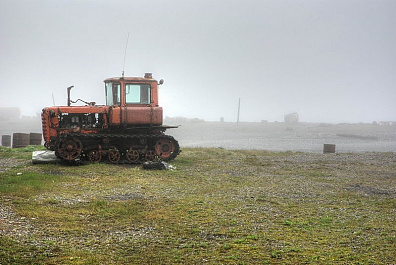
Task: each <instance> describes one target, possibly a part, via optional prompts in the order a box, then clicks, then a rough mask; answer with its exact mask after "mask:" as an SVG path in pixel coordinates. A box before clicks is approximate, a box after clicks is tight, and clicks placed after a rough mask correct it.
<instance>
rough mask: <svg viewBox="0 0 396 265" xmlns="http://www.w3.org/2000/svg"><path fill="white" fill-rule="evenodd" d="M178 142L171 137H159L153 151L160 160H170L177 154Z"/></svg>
mask: <svg viewBox="0 0 396 265" xmlns="http://www.w3.org/2000/svg"><path fill="white" fill-rule="evenodd" d="M178 150H179V144H178V143H177V142H176V141H175V140H174V139H172V138H169V139H160V140H159V141H157V143H156V144H155V153H156V154H157V156H158V157H159V158H160V159H162V160H166V161H167V160H171V159H173V158H175V157H176V156H177V155H178Z"/></svg>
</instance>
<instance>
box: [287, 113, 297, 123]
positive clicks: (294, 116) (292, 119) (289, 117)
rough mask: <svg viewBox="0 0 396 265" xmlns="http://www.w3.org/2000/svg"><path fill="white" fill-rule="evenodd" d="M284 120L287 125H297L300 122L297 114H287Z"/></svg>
mask: <svg viewBox="0 0 396 265" xmlns="http://www.w3.org/2000/svg"><path fill="white" fill-rule="evenodd" d="M284 118H285V122H286V123H297V122H298V121H299V118H298V113H297V112H293V113H289V114H286V115H285V116H284Z"/></svg>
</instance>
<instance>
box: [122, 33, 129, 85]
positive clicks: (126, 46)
mask: <svg viewBox="0 0 396 265" xmlns="http://www.w3.org/2000/svg"><path fill="white" fill-rule="evenodd" d="M128 40H129V32H128V37H127V41H126V45H125V52H124V65H123V66H122V78H124V68H125V58H126V52H127V48H128Z"/></svg>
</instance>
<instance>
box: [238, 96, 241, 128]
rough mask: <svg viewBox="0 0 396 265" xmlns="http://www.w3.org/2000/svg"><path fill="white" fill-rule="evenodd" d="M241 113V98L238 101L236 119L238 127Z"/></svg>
mask: <svg viewBox="0 0 396 265" xmlns="http://www.w3.org/2000/svg"><path fill="white" fill-rule="evenodd" d="M240 111H241V98H239V101H238V118H237V125H239V112H240Z"/></svg>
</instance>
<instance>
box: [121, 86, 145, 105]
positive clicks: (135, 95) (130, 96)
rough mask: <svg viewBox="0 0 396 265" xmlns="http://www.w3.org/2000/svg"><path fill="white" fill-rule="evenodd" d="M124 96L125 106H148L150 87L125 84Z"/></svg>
mask: <svg viewBox="0 0 396 265" xmlns="http://www.w3.org/2000/svg"><path fill="white" fill-rule="evenodd" d="M125 95H126V97H125V103H126V104H150V85H149V84H126V85H125Z"/></svg>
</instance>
